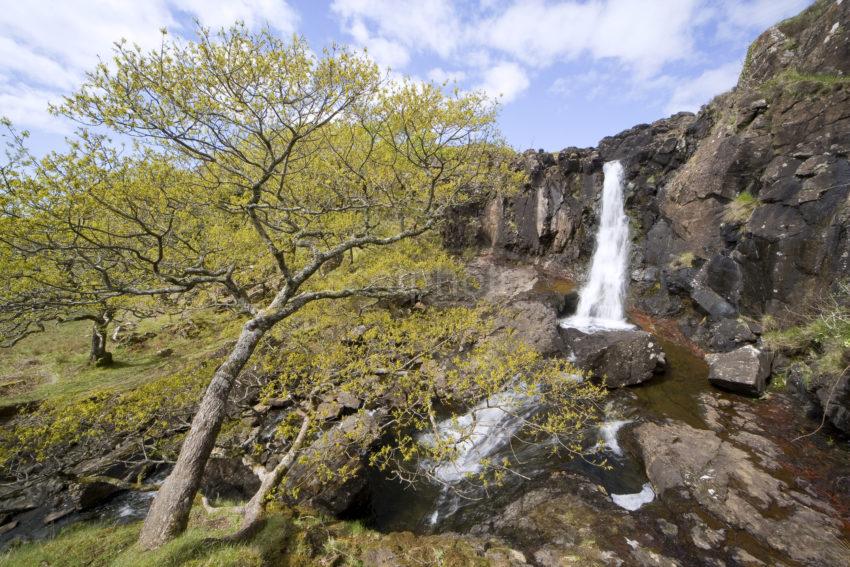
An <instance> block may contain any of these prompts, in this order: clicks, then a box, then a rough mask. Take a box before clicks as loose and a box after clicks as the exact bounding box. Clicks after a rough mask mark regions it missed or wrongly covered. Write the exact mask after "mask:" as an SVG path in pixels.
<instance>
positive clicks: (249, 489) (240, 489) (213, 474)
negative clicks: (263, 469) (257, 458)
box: [201, 457, 260, 502]
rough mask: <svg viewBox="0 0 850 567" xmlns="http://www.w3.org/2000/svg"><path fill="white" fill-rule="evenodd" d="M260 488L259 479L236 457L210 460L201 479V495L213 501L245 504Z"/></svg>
mask: <svg viewBox="0 0 850 567" xmlns="http://www.w3.org/2000/svg"><path fill="white" fill-rule="evenodd" d="M259 488H260V479H259V477H258V476H257V475H256V474H254V471H252V470H251V468H250V467H248V466H247V465H245V464H244V463H243V462H242V460H241V459H237V458H234V457H212V458H210V460H209V461H207V466H206V468H205V469H204V476H203V478H202V479H201V493H202V494H203V495H204V496H206V497H207V498H209V499H210V500H212V501H216V500H229V501H234V502H244V501H246V500H249V499H250V498H251V497H252V496H254V493H255V492H257V490H258V489H259Z"/></svg>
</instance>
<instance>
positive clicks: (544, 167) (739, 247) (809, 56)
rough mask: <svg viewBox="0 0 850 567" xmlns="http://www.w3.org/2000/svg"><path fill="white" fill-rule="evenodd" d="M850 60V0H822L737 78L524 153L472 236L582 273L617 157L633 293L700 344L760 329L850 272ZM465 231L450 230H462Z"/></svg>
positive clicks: (758, 50)
mask: <svg viewBox="0 0 850 567" xmlns="http://www.w3.org/2000/svg"><path fill="white" fill-rule="evenodd" d="M848 75H850V2H835V1H821V2H817V3H816V4H815V5H813V6H812V7H811V8H809V9H808V10H806V11H805V12H803V13H802V14H800V15H799V16H797V17H795V18H792V19H790V20H787V21H785V22H782V23H780V24H779V25H777V26H775V27H773V28H771V29H769V30H767V31H766V32H764V33H763V34H762V35H761V36H760V37H759V38H758V39H757V40H756V41H755V42H754V43H753V45H752V46H751V48H750V50H749V53H748V56H747V60H746V62H745V65H744V69H743V71H742V73H741V77H740V80H739V83H738V86H737V87H736V88H735V89H734V90H732V91H731V92H729V93H726V94H723V95H720V96H718V97H717V98H715V99H714V100H713V101H712V102H711V103H709V104H708V105H706V106H705V107H703V109H702V110H701V111H700V112H699V113H698V114H696V115H693V114H691V113H679V114H676V115H674V116H672V117H670V118H666V119H663V120H659V121H657V122H654V123H653V124H648V125H647V124H643V125H639V126H635V127H634V128H631V129H629V130H626V131H625V132H622V133H620V134H618V135H616V136H612V137H609V138H605V139H603V140H602V141H601V142H600V143H599V146H598V147H596V148H567V149H565V150H562V151H561V152H559V153H557V154H553V153H546V152H542V151H538V152H535V151H527V152H525V153H523V154H522V155H521V156H519V162H520V167H522V168H523V169H524V170H525V171H527V173H528V178H529V181H528V183H527V184H526V185H525V187H523V188H522V190H521V191H520V192H519V193H518V194H517V195H514V196H511V197H507V198H505V197H497V198H495V199H493V200H491V201H490V202H489V203H486V204H483V205H481V206H480V207H479V208H478V209H477V210H476V211H475V213H474V214H477V215H478V216H479V218H480V223H479V225H478V228H477V230H478V232H477V235H476V236H477V238H478V240H479V242H480V243H483V244H484V245H485V246H487V247H491V248H492V249H493V250H494V251H495V252H497V253H501V254H505V255H509V256H514V257H520V258H523V259H530V260H532V261H534V262H535V263H537V264H540V265H542V266H543V267H545V268H547V269H549V270H552V271H555V272H562V273H566V274H571V275H574V276H578V275H580V274H581V271H582V270H583V269H584V267H585V266H586V265H587V262H588V260H589V258H590V255H591V254H592V252H593V246H594V236H595V232H596V223H597V220H596V219H597V217H598V206H599V196H600V193H601V187H602V164H603V163H604V162H606V161H609V160H614V159H619V160H621V161H622V162H623V164H624V166H625V168H626V182H627V188H626V194H627V197H626V199H627V201H626V207H627V212H628V214H629V216H630V217H631V225H632V237H633V247H632V260H631V273H632V280H633V281H632V285H631V293H632V297H631V304H632V306H633V307H635V308H637V309H640V310H642V311H645V312H648V313H650V314H652V315H659V316H677V317H680V318H683V317H686V316H687V315H688V314H690V315H691V316H692V317H691V318H692V319H693V321H694V322H695V323H694V324H696V322H698V321H700V322H702V325H701V328H699V329H698V328H697V327H696V326H694V327H693V328H692V329H691V331H692V332H694V333H696V338H697V340H698V341H700V342H701V343H702V344H703V346H705V347H706V348H708V349H710V350H729V349H730V348H732V347H733V346H735V345H736V344H737V343H739V342H741V339H747V338H748V337H750V336H751V335H752V332H753V331H754V332H756V333H757V332H758V331H759V328H758V327H759V326H758V325H757V324H755V323H753V322H754V321H758V320H760V319H761V318H762V317H763V316H765V315H770V316H771V317H773V318H775V319H779V320H782V319H783V318H785V317H786V316H787V314H788V313H789V309H791V308H792V307H795V306H799V305H801V304H803V303H805V302H806V300H807V299H809V298H813V297H816V296H818V295H820V294H823V293H824V292H827V291H829V288H830V286H831V285H832V284H833V283H834V282H836V281H839V280H841V279H843V278H846V277H848V276H850V258H848V256H850V235H848V228H850V203H848V191H850V161H848V152H850V76H848ZM469 212H470V211H466V213H467V214H469ZM462 216H464V215H459V217H462ZM469 232H470V231H469V230H467V231H465V232H464V231H462V230H459V229H458V228H457V227H454V229H453V232H452V235H453V238H454V240H455V241H456V242H462V241H463V240H464V238H465V239H467V240H469V238H470V237H471V235H470V234H469ZM742 316H743V317H742ZM727 319H731V320H734V321H736V323H735V324H730V323H729V322H728V321H727V322H726V323H724V320H727ZM703 320H704V321H703ZM738 320H749V321H751V324H750V325H749V326H748V327H747V328H746V329H745V328H741V327H740V325H739V324H738V323H737V321H738ZM685 325H687V323H685ZM750 327H752V328H750Z"/></svg>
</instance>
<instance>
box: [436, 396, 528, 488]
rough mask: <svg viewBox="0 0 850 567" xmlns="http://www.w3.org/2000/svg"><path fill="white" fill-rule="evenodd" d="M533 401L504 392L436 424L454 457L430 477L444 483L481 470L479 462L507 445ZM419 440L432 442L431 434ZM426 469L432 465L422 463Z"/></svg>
mask: <svg viewBox="0 0 850 567" xmlns="http://www.w3.org/2000/svg"><path fill="white" fill-rule="evenodd" d="M535 402H536V400H535V399H534V398H531V397H529V396H527V395H525V394H521V393H518V392H513V391H506V392H502V393H500V394H495V395H493V396H490V397H489V398H487V399H486V400H484V401H482V402H481V403H479V404H478V405H476V406H475V407H473V408H472V409H470V410H469V411H468V412H467V413H465V414H464V415H461V416H459V417H455V418H450V419H446V420H444V421H442V422H441V423H439V424H438V427H437V428H438V434H439V435H440V436H441V437H442V438H443V439H446V440H448V441H449V442H451V443H452V444H453V445H454V447H455V449H456V450H457V456H456V457H455V458H454V459H453V460H451V461H449V462H445V463H440V464H437V466H436V468H434V470H433V471H432V472H433V474H434V476H435V477H436V478H437V479H439V480H440V481H441V482H444V483H446V484H454V483H457V482H460V481H462V480H463V479H465V478H466V477H467V476H468V475H472V474H475V473H477V472H479V471H480V470H481V461H482V459H485V458H488V457H491V456H492V455H494V454H496V453H497V452H498V451H499V450H501V449H502V448H503V447H504V446H505V445H507V444H508V443H509V442H510V440H511V438H512V437H513V436H514V435H515V434H516V432H517V431H519V429H520V428H521V427H522V424H523V421H524V420H525V419H526V418H527V417H528V416H529V414H531V413H532V412H533V411H534V410H535V408H536V404H535ZM420 441H422V442H424V443H426V444H430V443H434V442H435V439H434V434H433V433H425V434H423V435H421V437H420ZM422 465H423V466H425V467H426V468H429V467H431V466H433V465H434V463H422Z"/></svg>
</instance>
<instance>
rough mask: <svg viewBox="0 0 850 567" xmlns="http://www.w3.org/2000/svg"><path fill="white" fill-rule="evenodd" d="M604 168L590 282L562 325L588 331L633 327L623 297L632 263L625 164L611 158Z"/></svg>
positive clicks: (585, 285)
mask: <svg viewBox="0 0 850 567" xmlns="http://www.w3.org/2000/svg"><path fill="white" fill-rule="evenodd" d="M602 172H603V174H604V176H605V182H604V184H603V187H602V211H601V213H600V219H599V231H598V232H597V233H596V249H595V250H594V252H593V260H592V261H591V264H590V274H589V276H588V279H587V282H586V283H585V284H584V287H582V289H581V291H580V292H579V302H578V308H577V309H576V314H575V315H573V316H572V317H568V318H567V319H564V320H563V321H561V326H563V327H570V328H575V329H579V330H581V331H585V332H593V331H599V330H612V329H631V328H632V325H630V324H629V323H627V322H626V315H625V309H624V308H623V301H624V299H625V295H626V283H627V280H626V277H627V271H628V264H629V244H630V241H629V218H628V217H627V216H626V213H625V210H624V209H623V165H622V164H621V163H620V162H619V161H609V162H608V163H606V164H605V165H604V166H603V168H602Z"/></svg>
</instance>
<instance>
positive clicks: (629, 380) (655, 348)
mask: <svg viewBox="0 0 850 567" xmlns="http://www.w3.org/2000/svg"><path fill="white" fill-rule="evenodd" d="M558 332H559V333H560V336H561V339H562V341H563V345H564V346H563V349H564V352H565V353H566V355H567V356H568V357H569V358H570V360H574V361H575V362H574V363H575V365H576V366H577V367H578V368H580V369H582V370H586V371H588V372H590V373H591V374H592V375H593V377H594V378H595V379H597V380H600V381H601V382H603V383H604V384H605V386H606V387H608V388H622V387H624V386H633V385H636V384H640V383H642V382H646V381H647V380H650V379H651V378H652V377H653V376H654V375H655V374H657V373H659V372H661V371H662V370H663V368H664V364H665V358H664V351H663V350H662V349H661V346H660V345H659V344H658V341H657V340H656V339H654V338H653V336H652V335H650V334H649V333H647V332H644V331H606V332H600V333H593V334H586V333H583V332H581V331H579V330H577V329H563V328H562V329H559V330H558Z"/></svg>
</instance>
